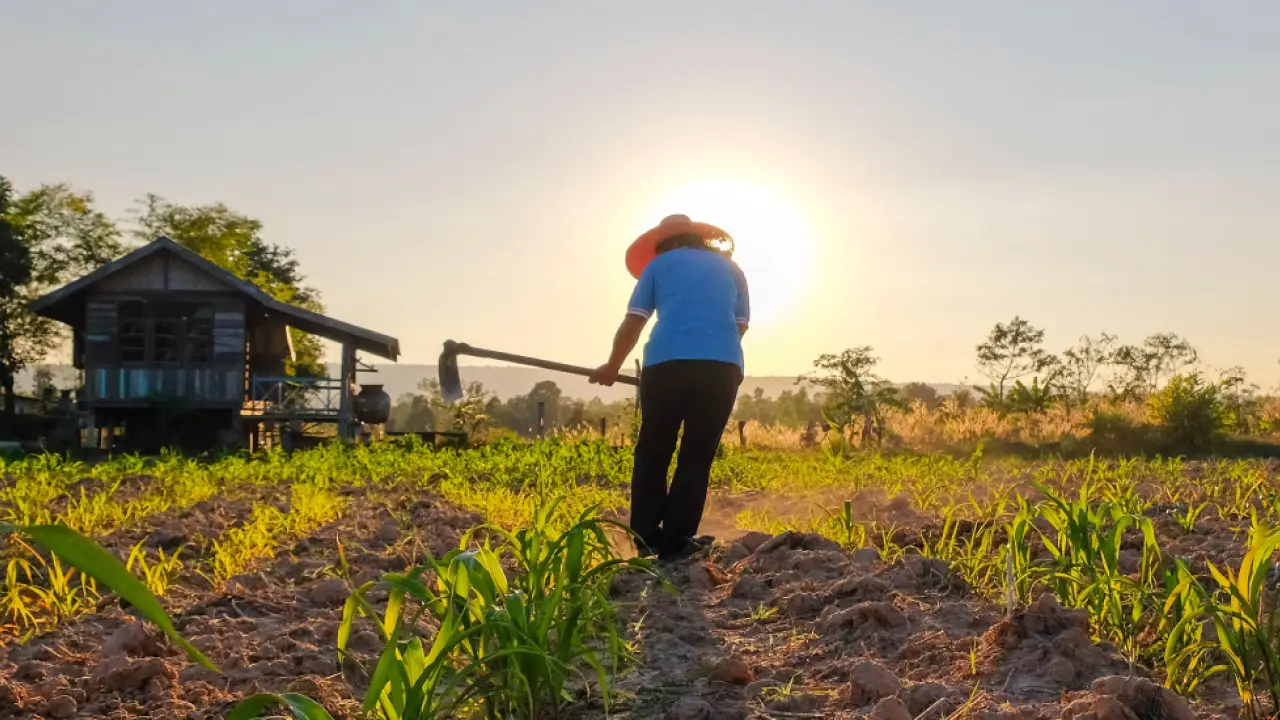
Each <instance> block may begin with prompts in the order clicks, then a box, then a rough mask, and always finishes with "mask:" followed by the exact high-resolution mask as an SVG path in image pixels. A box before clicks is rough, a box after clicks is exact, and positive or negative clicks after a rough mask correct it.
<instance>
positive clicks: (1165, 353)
mask: <svg viewBox="0 0 1280 720" xmlns="http://www.w3.org/2000/svg"><path fill="white" fill-rule="evenodd" d="M1199 358H1200V354H1199V353H1198V352H1197V351H1196V349H1195V348H1193V347H1191V343H1189V342H1187V341H1186V339H1184V338H1183V337H1181V336H1179V335H1177V334H1176V333H1156V334H1154V335H1151V336H1149V337H1147V339H1146V340H1144V341H1143V342H1142V345H1122V346H1120V347H1118V348H1116V349H1115V350H1114V351H1113V352H1112V353H1111V364H1112V365H1113V366H1114V367H1115V368H1116V370H1117V372H1116V375H1115V377H1113V378H1112V379H1111V383H1110V384H1109V387H1108V391H1109V393H1110V394H1111V395H1112V396H1113V397H1117V398H1124V399H1139V398H1143V397H1146V396H1147V395H1149V394H1151V393H1153V392H1155V391H1156V390H1158V389H1160V385H1161V383H1162V381H1164V380H1165V379H1166V378H1167V377H1169V376H1170V375H1174V374H1177V373H1179V372H1181V371H1182V370H1185V369H1186V368H1188V367H1190V366H1192V365H1194V364H1195V363H1196V361H1197V360H1199Z"/></svg>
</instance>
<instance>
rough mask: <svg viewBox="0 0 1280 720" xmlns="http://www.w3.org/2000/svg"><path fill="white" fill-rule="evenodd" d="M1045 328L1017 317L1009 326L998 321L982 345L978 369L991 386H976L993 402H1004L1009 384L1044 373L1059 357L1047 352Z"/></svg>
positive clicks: (980, 346)
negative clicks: (1044, 346) (1043, 345)
mask: <svg viewBox="0 0 1280 720" xmlns="http://www.w3.org/2000/svg"><path fill="white" fill-rule="evenodd" d="M1043 343H1044V330H1041V329H1040V328H1037V327H1034V326H1033V325H1032V324H1031V323H1029V322H1027V321H1026V320H1023V319H1022V318H1021V317H1018V316H1016V315H1015V316H1014V318H1013V320H1012V321H1010V322H1009V324H1008V325H1005V324H1004V323H996V326H995V327H994V328H992V329H991V334H990V335H988V336H987V340H986V342H983V343H981V344H979V345H978V348H977V349H978V370H979V371H980V372H981V373H982V374H983V375H985V376H986V377H987V378H988V379H989V380H990V381H991V386H990V388H986V389H984V388H980V387H975V388H974V389H976V390H978V391H979V392H982V393H984V395H986V396H987V398H989V399H990V400H991V401H993V402H997V403H999V402H1003V401H1004V398H1005V393H1006V392H1007V390H1008V386H1009V383H1011V382H1013V381H1015V380H1019V379H1021V378H1025V377H1027V376H1028V375H1034V374H1036V373H1040V372H1043V371H1045V370H1047V369H1049V368H1051V367H1052V366H1054V365H1056V364H1057V362H1058V359H1057V358H1056V357H1054V356H1053V355H1050V354H1049V353H1046V352H1045V351H1044V350H1043V349H1042V348H1041V347H1040V346H1041V344H1043Z"/></svg>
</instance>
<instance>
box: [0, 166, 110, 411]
mask: <svg viewBox="0 0 1280 720" xmlns="http://www.w3.org/2000/svg"><path fill="white" fill-rule="evenodd" d="M0 226H2V227H0V247H15V243H16V245H20V246H21V248H20V249H18V250H17V251H16V253H15V254H14V255H13V256H9V253H5V255H6V257H5V259H4V261H3V263H0V265H2V266H3V268H4V269H3V270H0V272H3V273H4V277H5V279H4V280H3V281H2V282H0V388H3V390H4V396H5V398H4V409H3V413H0V434H3V433H4V432H6V431H7V429H8V428H10V427H12V423H13V416H14V409H15V408H14V405H15V403H14V396H13V385H14V378H15V377H16V376H17V374H18V372H19V371H21V370H22V369H23V368H25V367H27V366H28V365H31V364H33V363H36V362H39V361H40V360H43V359H44V358H45V356H47V355H48V354H49V353H50V352H52V351H53V350H54V349H55V348H57V347H58V346H59V345H60V344H61V343H62V342H63V341H64V339H65V334H64V333H63V330H62V327H61V326H60V325H59V324H58V323H56V322H54V321H53V320H49V319H47V318H42V317H39V316H37V315H34V314H32V313H30V312H28V311H27V303H29V302H31V301H32V300H34V299H36V298H37V297H39V296H40V295H42V294H44V293H46V292H48V291H50V290H53V289H55V288H56V287H58V286H60V285H64V284H66V283H68V282H70V281H71V280H73V279H75V278H77V277H79V276H81V275H83V274H85V273H87V272H88V271H90V270H92V269H94V268H97V267H98V266H100V265H102V264H104V263H107V262H110V261H111V260H114V259H116V258H117V257H119V256H120V255H121V254H122V253H123V252H124V246H123V245H122V244H121V242H120V233H119V230H118V229H117V228H116V226H115V223H113V222H112V221H111V220H110V218H108V217H107V216H106V215H105V214H103V213H102V212H99V211H98V210H97V209H95V207H94V201H93V195H92V194H90V193H79V192H76V191H75V190H73V189H72V188H71V187H70V186H68V185H65V184H57V185H43V186H40V187H38V188H36V189H35V190H32V191H30V192H28V193H26V194H24V195H21V196H18V197H16V198H15V197H14V196H13V192H12V186H11V185H10V184H9V183H8V181H6V180H3V179H0ZM23 255H25V259H23V257H22V256H23Z"/></svg>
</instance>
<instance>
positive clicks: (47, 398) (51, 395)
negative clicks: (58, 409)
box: [31, 365, 58, 413]
mask: <svg viewBox="0 0 1280 720" xmlns="http://www.w3.org/2000/svg"><path fill="white" fill-rule="evenodd" d="M31 379H32V382H33V384H34V385H35V388H34V391H33V393H32V394H33V395H35V398H36V400H38V401H40V412H42V413H49V412H51V411H52V410H53V408H54V407H55V406H57V404H58V386H57V385H56V384H55V383H54V382H53V371H52V370H50V369H49V368H48V367H47V366H45V365H41V366H40V367H37V368H36V371H35V373H34V376H33V377H32V378H31Z"/></svg>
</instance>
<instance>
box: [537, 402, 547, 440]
mask: <svg viewBox="0 0 1280 720" xmlns="http://www.w3.org/2000/svg"><path fill="white" fill-rule="evenodd" d="M546 413H547V404H546V403H545V402H543V401H542V400H539V401H538V437H539V438H542V437H544V436H545V434H546V422H545V419H546Z"/></svg>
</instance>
